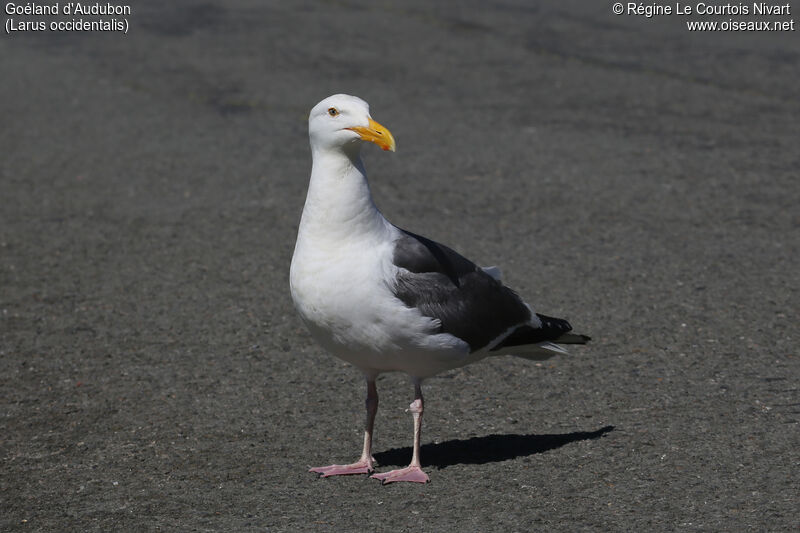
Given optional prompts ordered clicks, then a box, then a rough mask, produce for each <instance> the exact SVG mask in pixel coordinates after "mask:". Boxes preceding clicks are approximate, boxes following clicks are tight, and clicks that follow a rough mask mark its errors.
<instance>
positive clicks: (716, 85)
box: [0, 0, 800, 532]
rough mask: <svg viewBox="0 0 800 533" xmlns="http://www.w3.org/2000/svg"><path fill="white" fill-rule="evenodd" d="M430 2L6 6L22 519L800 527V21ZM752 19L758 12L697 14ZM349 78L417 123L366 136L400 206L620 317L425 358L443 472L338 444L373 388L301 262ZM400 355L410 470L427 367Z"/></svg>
mask: <svg viewBox="0 0 800 533" xmlns="http://www.w3.org/2000/svg"><path fill="white" fill-rule="evenodd" d="M20 4H21V3H20ZM431 4H432V3H429V2H423V1H409V2H402V3H399V2H397V3H394V2H350V1H341V2H329V1H311V0H303V1H297V2H291V3H290V2H284V3H261V2H252V1H247V0H235V1H229V2H222V1H208V2H202V3H198V2H189V1H173V2H169V3H159V2H137V3H135V4H134V5H132V13H131V14H130V15H127V16H125V17H124V18H126V19H127V20H128V23H129V31H128V33H127V35H122V34H120V33H119V32H86V31H81V32H78V31H73V32H66V31H64V32H58V31H38V32H34V31H29V32H12V33H11V34H10V35H8V34H3V35H2V37H0V67H2V72H3V75H2V82H0V106H2V107H0V112H1V113H2V117H3V119H2V127H0V391H1V394H0V415H1V418H0V457H2V463H1V464H0V529H2V530H3V531H112V530H119V531H396V532H399V531H415V532H427V531H430V532H440V531H456V530H457V531H539V530H548V531H570V532H571V531H673V530H680V531H745V530H746V531H785V530H789V529H792V528H796V527H797V524H798V523H800V512H798V509H799V508H800V502H799V501H798V494H800V490H799V489H800V487H799V486H798V485H799V483H798V475H797V472H798V468H799V467H800V452H798V444H800V439H799V438H798V436H799V435H800V432H798V420H800V394H798V377H800V363H799V362H798V353H797V342H798V327H797V326H798V301H800V298H798V296H799V295H798V287H800V279H799V276H798V272H800V269H798V259H800V254H799V250H798V247H799V245H800V239H799V238H798V237H799V235H800V231H799V230H800V212H799V211H798V205H800V197H799V196H800V180H798V178H800V175H799V174H800V143H798V139H800V120H798V119H799V118H800V103H799V102H798V98H797V94H798V93H797V87H798V85H800V68H798V67H799V66H800V39H798V32H797V31H781V32H777V31H766V32H749V31H738V32H722V31H720V32H690V31H688V30H687V28H686V21H687V20H690V18H688V17H686V16H679V15H675V14H673V15H669V16H666V15H664V16H654V17H649V18H648V17H645V16H635V15H632V14H623V15H620V16H617V15H614V14H613V13H612V6H611V2H608V3H605V2H600V3H597V2H588V1H584V2H578V1H557V2H556V1H547V2H525V1H521V0H518V1H514V0H508V1H491V2H464V3H461V4H460V5H459V6H457V7H456V6H453V5H446V4H444V3H441V4H437V5H431ZM4 5H5V4H4ZM748 5H749V4H748ZM791 7H793V8H794V7H796V8H797V9H800V5H798V6H791ZM3 16H4V17H5V20H7V19H8V18H16V19H18V20H22V19H24V20H53V19H59V20H60V19H61V18H64V19H65V20H71V18H75V17H63V16H62V17H55V16H50V17H43V18H42V19H38V18H35V17H26V16H22V17H19V16H16V15H15V16H14V17H11V16H10V15H6V14H5V13H4V14H3ZM793 16H796V15H794V14H793V15H791V16H776V17H772V18H768V19H764V20H776V21H789V20H790V19H792V17H793ZM84 18H85V19H87V20H95V19H97V18H98V17H92V16H88V15H87V16H84ZM118 18H123V17H118ZM729 19H735V20H762V19H760V18H757V17H754V16H734V17H732V16H721V17H717V18H714V17H707V16H697V17H696V18H695V19H692V20H719V21H725V20H729ZM5 20H4V22H5ZM336 92H346V93H351V94H356V95H359V96H361V97H363V98H364V99H366V100H367V101H368V102H370V104H371V106H372V115H373V117H375V119H376V120H379V121H380V122H382V123H383V124H385V125H386V126H387V127H388V128H390V129H391V131H392V132H393V134H394V136H395V138H396V139H397V142H398V151H397V153H396V154H385V153H382V152H380V151H379V150H377V149H372V147H367V149H366V150H365V160H366V165H367V169H368V172H369V173H370V176H371V184H372V188H373V191H374V195H375V198H376V202H377V203H378V205H379V206H380V208H381V209H382V210H383V212H384V213H385V214H386V215H387V217H388V218H389V219H390V220H392V221H393V222H395V223H396V224H398V225H400V226H401V227H405V228H407V229H409V230H411V231H415V232H418V233H423V234H425V235H426V236H428V237H431V238H434V239H436V240H439V241H441V242H443V243H446V244H448V245H449V246H451V247H453V248H455V249H457V250H459V251H460V252H462V253H464V254H465V255H467V256H468V257H470V258H472V259H474V260H476V261H477V262H478V263H479V264H483V265H498V266H500V267H501V268H502V269H503V272H504V277H505V280H506V281H507V283H508V284H509V285H510V286H512V287H514V288H515V289H516V290H517V291H518V292H519V293H520V294H522V295H523V296H524V297H525V298H526V299H527V300H528V301H529V302H531V303H532V304H533V305H534V306H535V309H536V310H537V311H540V312H542V313H546V314H553V315H555V316H562V317H564V318H567V319H569V320H570V321H571V322H572V324H573V326H574V327H575V329H576V331H579V332H583V333H588V334H590V335H592V337H593V339H594V340H593V342H592V343H591V344H590V345H588V346H586V347H577V348H574V349H573V350H572V353H571V354H570V355H569V356H565V357H558V358H555V359H552V360H550V361H547V362H545V363H543V364H535V363H532V362H529V361H524V360H518V359H513V358H495V359H492V360H489V361H484V362H481V363H479V364H476V365H473V366H470V367H466V368H463V369H460V370H456V371H453V372H450V373H448V374H446V375H443V376H441V377H438V378H435V379H431V380H429V381H428V382H426V384H425V388H424V390H425V394H426V400H427V402H426V411H425V419H424V427H423V435H422V437H423V443H424V446H423V449H422V460H423V466H424V467H425V469H426V471H427V472H428V473H429V475H430V477H431V480H432V482H431V483H430V484H428V485H425V486H418V485H413V486H412V485H394V486H381V485H380V484H379V483H378V482H377V481H375V480H370V479H366V478H365V477H363V476H361V477H345V478H333V479H316V478H315V476H314V475H312V474H309V473H307V472H306V469H307V468H308V467H309V466H317V465H322V464H328V463H330V462H340V463H341V462H349V461H352V460H355V459H356V456H357V454H358V451H359V448H360V444H361V435H362V424H363V395H364V390H363V389H364V386H363V382H362V381H363V380H362V378H361V377H360V375H359V374H358V372H356V371H355V370H353V369H352V368H349V367H348V366H347V365H346V364H344V363H342V362H340V361H338V360H336V359H334V358H332V357H330V356H328V355H326V354H325V353H324V352H323V351H322V350H321V349H320V348H319V347H317V346H316V345H315V344H314V343H313V341H312V340H311V339H310V337H309V335H308V334H307V332H306V330H305V329H304V327H303V325H302V324H301V323H300V321H299V319H298V317H297V316H296V315H295V313H294V311H293V308H292V303H291V300H290V297H289V292H288V269H289V261H290V258H291V254H292V249H293V244H294V238H295V232H296V228H297V224H298V221H299V216H300V211H301V209H302V205H303V201H304V194H305V190H306V186H307V179H308V174H309V169H310V154H309V150H308V140H307V124H306V118H307V113H308V110H309V109H310V108H311V107H312V106H313V105H314V104H315V103H316V102H318V101H319V100H321V99H322V98H323V97H325V96H328V95H329V94H332V93H336ZM378 387H379V392H380V394H381V407H380V411H379V413H378V419H377V428H376V442H375V446H376V458H377V459H378V461H379V462H380V467H381V470H383V471H385V470H386V469H389V468H394V467H397V466H399V465H405V464H406V463H407V461H408V459H409V457H410V444H411V418H410V416H409V415H408V414H407V413H405V412H404V409H405V408H406V406H407V404H408V403H409V402H410V401H411V399H412V392H413V390H412V387H411V385H410V384H409V382H408V380H407V378H406V377H405V376H402V375H386V376H384V377H382V378H381V379H380V380H379V383H378Z"/></svg>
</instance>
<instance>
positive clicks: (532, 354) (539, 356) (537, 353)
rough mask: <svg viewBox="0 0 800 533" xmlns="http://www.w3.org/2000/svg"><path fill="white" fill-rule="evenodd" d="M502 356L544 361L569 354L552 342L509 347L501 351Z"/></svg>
mask: <svg viewBox="0 0 800 533" xmlns="http://www.w3.org/2000/svg"><path fill="white" fill-rule="evenodd" d="M503 353H504V354H508V355H513V356H514V357H521V358H523V359H529V360H531V361H544V360H545V359H550V358H551V357H553V356H554V355H558V354H566V353H569V352H568V351H567V350H566V349H564V347H563V346H560V345H558V344H555V343H552V342H539V343H537V344H526V345H524V346H509V347H508V348H504V349H503Z"/></svg>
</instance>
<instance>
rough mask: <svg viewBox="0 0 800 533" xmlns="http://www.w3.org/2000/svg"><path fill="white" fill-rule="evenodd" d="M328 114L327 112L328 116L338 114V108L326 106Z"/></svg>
mask: <svg viewBox="0 0 800 533" xmlns="http://www.w3.org/2000/svg"><path fill="white" fill-rule="evenodd" d="M328 114H329V115H330V116H332V117H335V116H336V115H338V114H339V110H338V109H336V108H335V107H329V108H328Z"/></svg>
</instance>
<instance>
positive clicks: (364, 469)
mask: <svg viewBox="0 0 800 533" xmlns="http://www.w3.org/2000/svg"><path fill="white" fill-rule="evenodd" d="M372 465H373V461H363V460H362V461H358V462H356V463H353V464H351V465H330V466H317V467H315V468H311V469H309V470H308V471H309V472H314V473H315V474H319V477H329V476H350V475H353V474H369V473H370V472H372V471H373V470H374V468H372Z"/></svg>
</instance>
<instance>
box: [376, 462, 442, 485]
mask: <svg viewBox="0 0 800 533" xmlns="http://www.w3.org/2000/svg"><path fill="white" fill-rule="evenodd" d="M370 477H373V478H375V479H380V480H381V482H382V483H383V484H384V485H385V484H386V483H394V482H395V481H410V482H412V483H427V482H429V481H430V478H429V477H428V474H426V473H425V472H423V471H422V469H421V468H420V467H418V466H407V467H405V468H400V469H398V470H392V471H391V472H385V473H383V474H372V475H371V476H370Z"/></svg>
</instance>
